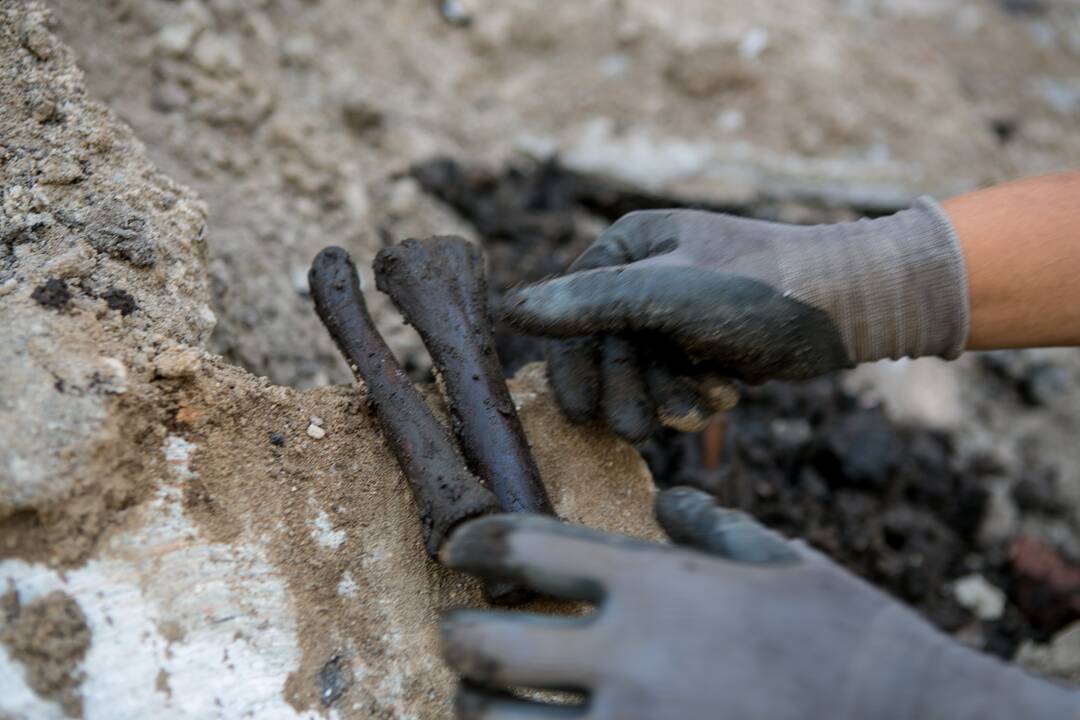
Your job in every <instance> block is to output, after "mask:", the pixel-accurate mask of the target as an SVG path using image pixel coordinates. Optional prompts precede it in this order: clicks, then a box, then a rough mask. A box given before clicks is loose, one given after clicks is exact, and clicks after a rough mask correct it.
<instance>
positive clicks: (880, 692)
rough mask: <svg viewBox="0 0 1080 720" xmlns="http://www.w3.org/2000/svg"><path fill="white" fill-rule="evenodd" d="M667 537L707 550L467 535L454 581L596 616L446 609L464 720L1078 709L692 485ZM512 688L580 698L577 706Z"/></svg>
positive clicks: (477, 523) (497, 524) (670, 518)
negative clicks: (530, 590) (568, 603)
mask: <svg viewBox="0 0 1080 720" xmlns="http://www.w3.org/2000/svg"><path fill="white" fill-rule="evenodd" d="M658 515H659V518H660V521H661V524H662V525H664V527H665V529H666V530H667V531H668V533H669V534H670V535H672V536H673V537H675V538H677V539H679V540H680V541H683V542H687V543H690V544H693V545H695V546H696V547H697V548H700V549H704V550H705V551H706V552H708V553H711V555H710V554H706V553H705V552H701V551H699V550H695V549H684V548H678V547H672V546H668V545H661V544H658V543H651V542H645V541H642V540H635V539H631V538H627V537H622V536H616V535H611V534H607V533H602V532H597V531H593V530H588V529H585V528H581V527H575V526H571V525H566V524H563V523H560V522H559V521H557V520H554V519H549V518H544V517H540V516H522V515H513V516H510V515H498V516H489V517H486V518H481V519H478V520H473V521H471V522H469V523H467V524H465V525H462V526H461V527H460V528H459V529H458V530H457V531H456V532H455V534H454V535H453V536H452V537H451V540H450V541H449V542H448V543H447V545H445V546H444V548H443V560H444V561H445V562H446V563H447V564H449V565H450V566H452V567H455V568H459V569H462V570H465V571H467V572H471V573H475V574H478V575H482V576H484V577H488V578H501V579H507V580H512V581H513V582H517V583H524V584H527V585H530V586H532V587H534V588H536V589H537V590H540V591H542V592H546V593H549V594H551V595H555V596H558V597H563V598H572V599H579V600H586V601H590V602H593V603H596V604H598V606H599V608H598V609H597V610H596V611H595V612H594V613H593V614H592V615H590V616H588V617H553V616H550V615H530V614H525V613H521V612H506V611H502V612H496V611H457V612H454V613H451V614H450V615H448V616H447V617H446V618H445V620H444V622H443V627H442V633H443V644H444V655H445V657H446V660H447V662H449V664H450V665H451V667H452V668H453V669H454V670H456V671H457V672H459V673H460V674H461V675H463V676H464V677H465V679H466V680H467V681H468V682H467V683H465V684H463V685H462V687H461V689H460V690H459V693H458V697H457V701H456V707H457V713H458V717H460V718H462V719H463V720H544V719H550V720H555V719H556V718H577V719H579V720H647V719H654V720H671V719H672V718H679V720H696V719H701V720H713V719H716V718H762V719H766V718H767V719H769V720H796V719H799V718H806V719H807V720H810V719H814V720H818V719H822V718H829V719H830V720H854V719H856V718H859V719H861V718H875V720H881V719H885V720H934V719H937V718H940V719H944V718H949V719H951V720H956V719H960V718H971V719H972V720H974V719H975V718H979V719H980V720H987V719H991V720H992V719H994V718H1002V719H1004V718H1009V719H1010V720H1014V719H1015V718H1026V719H1031V718H1055V719H1062V718H1069V719H1071V718H1074V717H1077V716H1076V715H1075V713H1076V712H1077V711H1078V710H1080V697H1078V695H1077V694H1076V693H1074V692H1072V691H1069V690H1067V689H1065V688H1062V687H1059V686H1056V685H1053V684H1051V683H1049V682H1047V681H1044V680H1041V679H1038V678H1035V677H1031V676H1028V675H1026V674H1024V673H1023V672H1021V671H1020V670H1018V669H1016V668H1013V667H1010V666H1007V665H1004V664H1002V663H1000V662H998V661H997V660H994V659H991V658H989V657H986V656H983V655H980V654H978V653H976V652H974V651H972V650H969V649H966V648H964V647H962V646H960V645H958V644H956V643H954V642H953V641H951V640H950V639H949V638H947V637H946V636H944V635H942V634H940V633H939V632H937V631H936V630H935V629H934V628H932V627H931V626H930V625H928V624H927V623H926V622H925V621H923V620H922V619H921V618H920V617H918V616H916V615H915V614H914V613H912V612H910V611H909V610H907V609H906V608H904V607H902V606H901V605H900V604H898V603H897V602H895V601H893V600H892V599H890V598H888V597H887V596H885V595H884V594H882V593H881V592H879V591H878V590H876V589H875V588H873V587H872V586H870V585H868V584H867V583H865V582H863V581H862V580H860V579H858V578H856V577H854V576H852V575H850V574H848V573H847V572H845V571H844V570H842V569H840V568H839V567H837V566H836V565H834V564H832V563H831V562H830V561H829V560H827V559H825V558H824V557H823V556H821V555H820V554H818V553H816V552H813V551H811V550H809V549H807V548H805V547H800V546H797V545H795V544H790V543H786V542H785V541H784V540H782V539H781V538H779V536H776V535H774V534H772V533H771V532H769V531H767V530H765V529H763V528H762V527H761V526H760V525H757V524H756V523H755V522H754V521H753V520H751V519H750V518H748V517H747V516H745V515H742V514H740V513H735V512H730V511H726V510H722V509H720V508H717V507H715V506H714V505H713V504H712V501H711V499H710V498H709V496H707V495H704V494H703V493H700V492H698V491H695V490H690V489H687V488H677V489H674V490H671V491H668V492H666V493H664V494H662V495H661V496H660V498H659V500H658ZM508 688H547V689H560V690H576V691H582V692H585V693H587V694H588V700H587V702H586V704H585V705H584V706H582V707H565V706H561V707H560V706H553V705H548V704H544V703H540V702H535V701H530V700H524V699H521V698H515V697H513V696H511V695H509V694H508V693H506V692H505V690H506V689H508Z"/></svg>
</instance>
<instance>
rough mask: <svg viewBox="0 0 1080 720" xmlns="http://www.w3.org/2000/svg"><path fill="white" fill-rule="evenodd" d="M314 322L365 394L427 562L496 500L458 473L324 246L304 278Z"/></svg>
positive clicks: (450, 448)
mask: <svg viewBox="0 0 1080 720" xmlns="http://www.w3.org/2000/svg"><path fill="white" fill-rule="evenodd" d="M308 282H309V284H310V286H311V296H312V298H314V300H315V310H316V312H318V314H319V319H320V320H322V323H323V325H325V326H326V329H327V330H328V331H329V332H330V335H331V337H333V339H334V342H336V343H337V346H338V348H340V350H341V352H342V354H343V355H344V356H345V359H346V360H347V361H348V363H349V366H350V367H351V368H352V371H353V373H354V374H355V375H356V377H357V379H359V380H362V381H363V382H364V385H365V387H366V390H367V398H368V402H369V403H370V404H371V406H372V407H373V408H374V409H375V413H376V415H377V416H378V418H379V424H380V425H381V426H382V429H383V433H384V434H385V435H386V439H387V442H388V444H389V445H390V447H391V449H392V450H393V452H394V455H395V456H396V457H397V460H398V463H399V464H400V465H401V469H402V471H403V472H404V473H405V477H406V478H407V479H408V481H409V487H410V488H411V489H412V493H413V499H414V501H415V502H416V508H417V510H418V511H419V513H420V522H421V524H422V526H423V533H424V545H425V547H426V548H427V551H428V553H429V554H430V555H432V556H433V557H434V556H435V555H436V554H437V553H438V551H439V548H440V547H441V546H442V543H443V541H444V540H445V539H446V537H447V535H448V534H449V533H450V531H451V530H452V529H453V528H454V527H455V526H456V525H457V524H458V523H460V522H462V521H464V520H468V519H469V518H473V517H476V516H479V515H484V514H486V513H489V512H493V511H495V510H496V509H497V507H498V506H497V503H496V501H495V497H494V496H493V495H492V493H491V492H489V491H488V490H487V489H485V488H484V487H483V486H482V485H481V484H480V483H479V482H478V481H477V480H476V478H475V477H473V475H472V473H470V472H469V470H468V468H467V467H466V466H465V460H464V458H463V457H462V455H461V452H460V451H459V450H458V449H457V446H456V445H455V444H454V442H453V440H452V439H451V438H450V437H449V435H448V434H447V432H446V429H445V428H444V427H443V426H442V425H441V424H440V423H439V421H438V420H436V419H435V417H434V416H433V415H432V414H431V410H429V409H428V406H427V405H426V404H425V403H424V400H423V398H421V397H420V393H419V392H417V390H416V388H415V387H413V385H412V383H411V382H410V381H409V378H408V376H406V374H405V372H404V371H403V370H402V369H401V366H400V365H398V362H397V360H396V359H395V358H394V355H393V353H391V352H390V349H389V348H388V347H387V346H386V342H385V341H384V340H383V339H382V336H381V335H379V332H378V330H376V329H375V325H374V323H372V321H371V316H370V315H369V314H368V311H367V306H366V305H365V304H364V297H363V295H362V294H361V292H360V281H359V279H358V277H357V274H356V266H355V265H353V262H352V259H351V258H350V257H349V255H348V253H346V252H345V251H344V250H342V249H341V248H338V247H328V248H325V249H324V250H323V251H322V252H320V253H319V254H318V256H316V258H315V261H314V262H313V263H312V265H311V270H310V271H309V273H308Z"/></svg>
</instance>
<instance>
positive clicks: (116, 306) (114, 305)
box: [98, 288, 139, 317]
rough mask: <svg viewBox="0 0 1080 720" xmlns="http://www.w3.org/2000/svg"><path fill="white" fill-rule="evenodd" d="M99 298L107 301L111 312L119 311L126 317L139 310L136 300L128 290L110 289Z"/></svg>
mask: <svg viewBox="0 0 1080 720" xmlns="http://www.w3.org/2000/svg"><path fill="white" fill-rule="evenodd" d="M98 297H100V298H101V299H102V300H104V301H105V304H106V305H107V306H108V308H109V309H110V310H119V311H120V314H121V315H123V316H125V317H126V316H128V315H130V314H131V313H133V312H135V311H136V310H138V309H139V305H138V303H136V302H135V298H133V297H132V296H131V293H129V292H128V291H127V290H120V289H118V288H109V289H108V290H106V291H105V292H103V293H101V295H99V296H98Z"/></svg>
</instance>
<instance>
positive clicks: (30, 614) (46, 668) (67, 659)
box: [0, 590, 90, 717]
mask: <svg viewBox="0 0 1080 720" xmlns="http://www.w3.org/2000/svg"><path fill="white" fill-rule="evenodd" d="M5 598H6V600H5V602H3V603H2V604H3V605H4V606H5V608H6V609H7V612H6V613H5V615H7V616H8V619H7V621H6V623H5V624H3V625H0V642H3V643H4V645H6V646H7V648H8V651H9V652H10V654H11V656H12V658H13V659H15V660H17V661H18V662H20V663H22V665H23V672H24V673H25V674H26V682H27V684H28V685H29V686H30V687H31V688H32V689H33V690H34V692H36V693H37V694H38V695H41V696H42V697H44V698H48V699H50V700H55V701H56V702H58V703H60V706H61V707H62V708H63V709H64V712H65V713H66V714H68V715H70V716H72V717H81V716H82V698H81V697H80V695H79V685H80V684H81V683H82V681H83V673H82V672H81V671H79V670H78V669H77V668H78V665H79V663H80V662H81V661H82V659H83V657H84V656H85V655H86V651H87V649H88V648H89V647H90V629H89V628H88V627H87V625H86V617H85V616H83V612H82V610H81V609H79V606H78V604H77V603H76V602H75V600H73V599H72V598H71V597H70V596H68V595H66V594H65V593H63V592H60V591H53V592H51V593H49V594H48V595H45V596H44V597H40V598H38V599H36V600H34V601H32V602H30V603H27V604H26V605H25V606H21V605H20V604H19V599H18V596H17V595H16V594H15V591H14V590H11V591H9V592H8V593H7V595H5ZM2 619H3V618H0V620H2Z"/></svg>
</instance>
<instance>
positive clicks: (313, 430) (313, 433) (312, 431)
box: [307, 424, 326, 440]
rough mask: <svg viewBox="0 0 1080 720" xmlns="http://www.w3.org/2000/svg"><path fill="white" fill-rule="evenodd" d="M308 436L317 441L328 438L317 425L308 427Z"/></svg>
mask: <svg viewBox="0 0 1080 720" xmlns="http://www.w3.org/2000/svg"><path fill="white" fill-rule="evenodd" d="M307 434H308V436H309V437H311V438H313V439H315V440H322V439H323V438H324V437H326V431H325V430H323V429H322V428H321V427H319V426H318V425H315V424H312V425H308V426H307Z"/></svg>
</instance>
